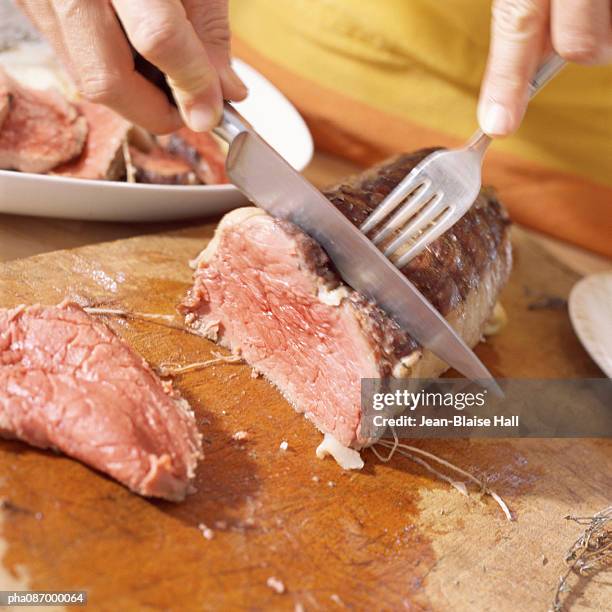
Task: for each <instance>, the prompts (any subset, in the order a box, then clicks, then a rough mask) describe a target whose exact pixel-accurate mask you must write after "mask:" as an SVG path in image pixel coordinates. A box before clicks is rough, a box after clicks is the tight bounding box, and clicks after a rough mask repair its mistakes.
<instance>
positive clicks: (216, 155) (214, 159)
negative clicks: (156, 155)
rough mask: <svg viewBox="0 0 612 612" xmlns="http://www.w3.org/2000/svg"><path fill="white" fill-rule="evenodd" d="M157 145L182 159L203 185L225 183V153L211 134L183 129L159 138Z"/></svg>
mask: <svg viewBox="0 0 612 612" xmlns="http://www.w3.org/2000/svg"><path fill="white" fill-rule="evenodd" d="M157 140H158V142H159V144H160V145H161V146H162V147H164V149H166V150H167V151H169V152H170V153H173V154H174V155H178V156H179V157H181V158H182V159H184V160H185V161H186V162H187V163H188V164H189V165H190V166H191V167H192V168H193V169H194V171H195V173H196V175H197V176H198V178H199V179H200V182H202V183H204V184H205V185H220V184H223V183H227V182H228V179H227V175H226V174H225V153H224V152H223V150H222V149H221V145H220V144H219V143H218V142H217V141H216V140H215V138H214V137H213V136H212V135H211V134H207V133H206V132H193V131H192V130H190V129H189V128H187V127H183V128H181V129H180V130H178V131H177V132H174V134H169V135H168V136H159V137H158V138H157Z"/></svg>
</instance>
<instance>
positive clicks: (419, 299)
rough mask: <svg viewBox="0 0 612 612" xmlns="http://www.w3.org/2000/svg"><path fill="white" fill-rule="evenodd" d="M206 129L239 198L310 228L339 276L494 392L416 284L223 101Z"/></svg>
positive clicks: (494, 385) (483, 371)
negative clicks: (221, 143) (224, 148)
mask: <svg viewBox="0 0 612 612" xmlns="http://www.w3.org/2000/svg"><path fill="white" fill-rule="evenodd" d="M213 131H214V132H215V134H217V135H218V136H219V137H220V138H222V139H223V140H225V141H226V142H227V144H228V145H229V151H228V154H227V159H226V171H227V175H228V177H229V178H230V180H231V182H232V183H233V184H234V185H235V186H236V187H238V189H240V191H242V193H244V195H246V196H247V198H249V199H250V200H251V201H252V202H254V203H255V204H256V205H257V206H258V207H260V208H263V209H264V210H265V211H266V212H268V213H270V215H272V216H273V217H276V218H279V219H286V220H287V221H291V222H292V223H294V224H295V225H297V226H298V227H299V228H301V229H302V230H303V231H304V232H306V233H307V234H309V235H310V236H312V237H313V238H314V239H315V240H316V241H317V242H318V243H319V244H320V245H321V246H322V247H323V248H324V249H325V251H326V252H327V254H328V255H329V257H330V259H331V260H332V261H333V263H334V265H335V266H336V269H337V270H338V272H339V273H340V276H342V278H343V279H344V280H345V281H346V283H347V284H348V285H350V286H351V287H352V288H353V289H354V290H355V291H357V292H358V293H360V294H362V295H364V296H365V297H367V298H369V299H371V300H372V301H373V302H375V303H376V304H377V305H378V306H380V307H381V308H382V309H383V310H385V311H386V312H387V314H388V315H390V316H391V317H392V318H393V319H395V320H396V321H397V323H398V324H399V325H400V326H401V327H402V328H403V329H405V330H406V331H407V332H409V333H410V334H411V335H412V337H413V338H414V339H415V340H417V341H418V342H419V343H420V344H422V345H423V346H425V347H427V348H428V349H430V350H431V351H432V352H433V353H435V355H437V356H438V357H439V358H440V359H442V360H443V361H444V362H446V363H447V364H448V365H449V366H452V367H453V368H455V369H456V370H457V371H459V372H461V374H463V375H464V376H466V377H467V378H470V379H472V380H476V381H479V382H480V383H481V384H482V385H483V386H485V387H487V388H489V389H490V390H491V391H493V392H494V393H495V394H496V395H497V394H502V391H501V389H500V388H499V386H498V385H497V383H496V382H495V380H494V379H493V377H492V376H491V374H490V372H489V371H488V370H487V368H486V367H485V366H484V365H483V363H482V362H481V361H480V360H479V359H478V357H476V355H475V354H474V352H473V351H472V350H471V349H470V348H469V347H468V346H467V344H465V342H464V341H463V340H462V339H461V338H460V337H459V336H458V334H457V333H456V332H455V331H454V330H453V328H452V327H451V326H450V325H449V324H448V322H447V321H446V320H445V319H444V318H443V317H442V316H441V315H440V313H439V312H438V311H437V310H436V309H435V308H434V307H433V306H432V305H431V304H430V303H429V302H428V301H427V300H426V299H425V297H423V295H422V294H421V293H420V292H419V291H418V289H417V288H416V287H415V286H414V285H413V284H412V283H411V282H410V281H409V280H408V279H407V278H406V277H405V276H404V275H403V274H402V273H401V272H400V271H399V270H398V269H397V268H396V267H395V266H394V265H393V264H392V263H391V262H390V261H389V260H388V259H387V258H386V257H385V256H384V255H383V254H382V252H381V251H379V250H378V248H377V247H376V246H375V245H374V244H373V243H372V242H370V240H369V239H368V238H367V237H366V236H365V235H364V234H362V233H361V232H360V231H359V229H358V228H357V227H355V226H354V225H353V224H352V223H351V222H350V221H349V220H348V219H347V218H346V217H345V216H344V215H343V214H342V213H341V212H340V211H339V210H338V209H337V208H336V207H335V206H334V205H333V204H332V203H331V202H330V201H329V200H328V199H327V198H326V197H325V196H324V195H323V194H322V193H321V192H320V191H319V190H318V189H316V188H315V187H314V186H313V185H311V184H310V183H309V182H308V181H307V180H306V179H305V178H304V177H303V176H301V175H300V174H299V173H298V172H296V171H295V170H294V169H293V168H292V167H291V166H290V165H289V164H288V163H287V162H286V161H285V160H284V159H283V158H282V157H281V156H280V155H279V154H278V153H277V152H276V151H275V150H274V149H273V148H272V147H271V146H270V145H269V144H268V143H266V142H265V141H264V140H263V139H262V138H261V137H260V136H259V135H258V134H257V133H256V132H255V131H254V130H253V129H252V128H251V126H250V125H249V124H248V123H247V121H246V120H245V119H243V118H242V117H241V116H240V114H239V113H238V112H237V111H236V110H235V109H234V108H233V107H232V106H231V105H230V104H229V103H227V102H226V103H225V107H224V111H223V117H222V120H221V123H220V124H219V126H217V127H216V128H214V129H213ZM502 395H503V394H502Z"/></svg>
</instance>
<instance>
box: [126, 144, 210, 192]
mask: <svg viewBox="0 0 612 612" xmlns="http://www.w3.org/2000/svg"><path fill="white" fill-rule="evenodd" d="M130 162H131V164H132V168H133V173H134V179H135V181H136V182H137V183H156V184H159V185H197V184H199V182H200V181H199V180H198V177H197V176H196V174H195V172H194V171H193V168H192V167H191V166H190V165H189V164H188V163H187V162H185V161H184V160H183V159H181V158H180V157H178V156H176V155H174V154H172V153H169V152H168V151H166V150H164V149H162V148H161V147H156V148H153V149H151V150H150V151H147V152H145V151H141V150H140V149H137V148H136V147H130Z"/></svg>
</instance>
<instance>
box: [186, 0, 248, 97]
mask: <svg viewBox="0 0 612 612" xmlns="http://www.w3.org/2000/svg"><path fill="white" fill-rule="evenodd" d="M183 5H184V6H185V11H186V13H187V16H188V18H189V20H190V21H191V23H192V24H193V28H194V29H195V31H196V33H197V35H198V36H199V38H200V40H201V41H202V44H203V45H204V48H205V49H206V53H207V55H208V59H209V61H210V63H211V64H212V65H213V67H214V68H215V70H216V71H217V74H218V75H219V80H220V82H221V89H222V90H223V97H224V98H226V99H227V100H242V99H244V98H245V97H246V95H247V88H246V86H245V85H244V83H243V82H242V81H241V80H240V78H239V77H238V75H237V74H236V73H235V72H234V70H233V69H232V66H231V62H230V57H231V55H230V41H231V34H230V27H229V16H228V5H227V0H184V1H183Z"/></svg>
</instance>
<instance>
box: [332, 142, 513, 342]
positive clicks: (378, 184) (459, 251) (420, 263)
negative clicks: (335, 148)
mask: <svg viewBox="0 0 612 612" xmlns="http://www.w3.org/2000/svg"><path fill="white" fill-rule="evenodd" d="M435 150H436V149H435V148H431V149H421V150H419V151H416V152H414V153H404V154H402V155H398V156H396V157H394V158H392V159H390V160H387V161H385V162H383V163H381V164H379V165H377V166H374V167H373V168H371V169H369V170H367V171H365V172H364V173H362V174H359V175H357V176H355V177H352V178H350V179H348V180H347V181H346V182H343V183H340V184H338V185H336V186H334V187H331V188H329V189H327V190H325V192H324V194H325V196H326V197H327V198H328V199H329V200H330V201H331V202H332V203H333V204H334V205H335V206H336V208H338V210H340V211H341V212H342V214H344V216H345V217H346V218H347V219H349V220H350V221H351V222H352V223H353V224H354V225H361V223H363V221H364V220H365V219H366V217H368V215H369V214H370V213H371V212H372V211H373V210H374V209H375V208H376V207H377V206H378V205H379V204H380V203H381V202H382V201H383V199H384V198H385V197H386V196H387V195H388V194H389V193H390V192H391V191H392V190H393V189H394V188H395V187H396V186H397V185H398V183H399V182H400V181H401V180H402V179H403V178H404V177H405V176H406V174H408V173H409V172H410V170H412V168H414V167H415V166H416V165H417V164H418V163H419V162H420V161H421V160H422V159H424V158H425V157H427V155H429V154H430V153H432V152H433V151H435ZM509 226H510V219H509V217H508V214H507V212H506V210H505V209H504V207H503V206H502V205H501V203H500V202H499V201H498V200H497V198H496V197H495V194H494V192H493V191H492V190H482V191H481V192H480V194H479V196H478V198H477V199H476V202H475V203H474V205H473V206H472V208H471V209H470V210H469V211H468V212H467V213H466V214H465V215H464V216H463V217H462V218H461V219H460V220H459V221H458V222H457V223H456V224H455V225H454V226H453V227H452V228H450V229H449V230H448V231H447V232H445V233H444V234H443V235H442V236H441V237H440V238H438V239H437V240H436V241H435V242H433V243H432V244H431V245H430V246H429V247H428V249H426V250H425V251H423V252H422V253H421V254H420V255H418V256H417V257H415V258H414V259H413V260H412V261H410V262H409V263H408V264H407V265H406V266H404V268H403V269H402V272H403V274H404V275H405V276H406V277H407V278H408V279H409V280H410V281H411V282H412V283H414V285H415V286H416V287H417V288H418V289H419V291H421V293H423V295H424V296H425V297H426V298H427V300H428V301H429V302H431V304H433V305H434V306H435V307H436V309H437V310H438V311H439V312H440V313H441V314H442V315H444V316H445V317H448V315H449V314H450V313H451V312H453V311H454V310H456V309H457V308H458V307H460V306H461V305H462V304H464V303H465V302H466V300H467V298H468V297H469V295H470V292H472V291H474V290H477V289H478V288H479V286H480V285H481V283H482V280H483V277H484V276H485V274H486V273H487V272H490V271H495V272H496V276H499V278H497V279H496V284H497V285H499V286H501V285H503V284H504V283H505V281H506V279H507V276H508V274H509V273H510V268H511V265H512V256H511V247H510V242H509ZM377 310H378V315H377V316H375V317H374V318H375V320H377V321H379V322H380V323H381V324H383V322H384V321H385V320H386V321H387V322H388V317H387V316H386V314H384V313H382V311H380V310H379V309H377ZM370 314H373V313H370ZM483 323H484V321H483ZM383 327H385V328H386V329H385V331H384V335H386V336H387V337H388V334H389V333H390V332H391V329H389V328H388V325H383ZM393 327H396V326H395V325H393ZM393 336H394V337H395V338H394V342H393V349H392V352H393V353H395V354H406V349H407V348H410V347H412V348H415V347H416V346H417V344H416V342H415V341H414V340H413V339H412V338H410V337H409V336H408V335H407V334H404V333H403V332H401V331H399V330H397V331H396V332H394V333H393Z"/></svg>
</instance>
